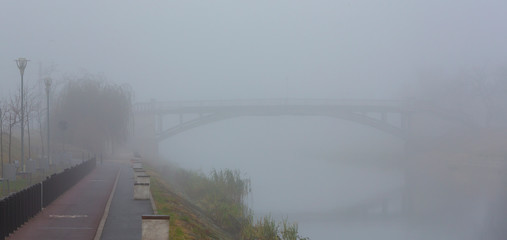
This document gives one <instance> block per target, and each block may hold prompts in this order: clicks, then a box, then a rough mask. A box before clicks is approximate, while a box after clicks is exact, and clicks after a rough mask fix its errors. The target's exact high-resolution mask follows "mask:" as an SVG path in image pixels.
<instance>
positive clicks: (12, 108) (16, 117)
mask: <svg viewBox="0 0 507 240" xmlns="http://www.w3.org/2000/svg"><path fill="white" fill-rule="evenodd" d="M20 101H21V98H20V95H14V96H11V97H10V99H9V108H8V112H9V124H8V127H9V163H12V128H13V127H14V126H16V124H17V123H18V122H20V121H21V119H20V114H21V113H20V112H21V110H20V108H19V105H20V104H19V103H20Z"/></svg>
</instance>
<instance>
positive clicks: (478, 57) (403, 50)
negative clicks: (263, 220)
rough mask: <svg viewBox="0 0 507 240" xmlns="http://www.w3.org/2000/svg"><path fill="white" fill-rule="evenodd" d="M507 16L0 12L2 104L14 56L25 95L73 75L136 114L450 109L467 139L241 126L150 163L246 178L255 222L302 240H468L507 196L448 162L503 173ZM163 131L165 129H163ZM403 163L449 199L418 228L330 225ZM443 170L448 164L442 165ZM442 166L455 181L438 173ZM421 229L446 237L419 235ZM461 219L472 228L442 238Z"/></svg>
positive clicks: (433, 4) (179, 144) (406, 10)
mask: <svg viewBox="0 0 507 240" xmlns="http://www.w3.org/2000/svg"><path fill="white" fill-rule="evenodd" d="M506 12H507V2H506V1H502V0H485V1H473V0H449V1H434V0H430V1H402V0H384V1H376V0H360V1H341V0H334V1H327V0H318V1H288V0H279V1H267V0H258V1H228V0H216V1H133V0H126V1H96V0H91V1H79V2H72V1H63V0H51V1H37V0H27V1H2V2H0V96H1V98H0V100H3V99H7V98H8V97H9V96H11V95H13V94H14V92H15V91H17V90H18V89H19V85H20V81H19V70H18V69H17V67H16V64H15V62H14V59H17V58H19V57H25V58H27V59H29V60H30V62H29V63H28V66H27V68H26V71H25V77H24V79H25V82H26V84H27V85H30V86H33V85H37V84H39V83H40V82H41V78H43V77H47V76H49V77H52V78H53V79H54V81H55V82H56V83H57V85H58V84H59V83H63V82H64V81H65V79H68V78H69V76H79V75H82V74H84V73H91V74H98V75H101V76H103V77H104V78H105V79H107V80H108V81H111V82H115V83H119V84H128V85H129V86H130V87H131V88H132V90H133V91H134V93H135V99H134V102H135V103H136V102H150V101H160V102H166V101H185V100H229V99H234V100H238V99H369V100H371V99H380V100H400V101H408V100H407V99H411V100H412V99H415V100H416V101H420V102H430V103H431V105H432V106H437V107H442V109H446V111H447V110H449V109H451V110H453V111H454V110H456V111H460V112H461V113H463V114H464V115H466V116H467V117H469V118H470V119H471V121H474V123H475V124H476V125H477V126H476V128H474V130H469V129H468V128H463V125H460V124H459V123H455V122H451V123H449V122H446V123H445V124H443V125H442V124H441V123H440V122H439V123H435V121H433V120H434V118H435V116H433V115H431V116H429V117H428V116H427V115H424V116H423V114H416V116H413V121H414V124H415V125H416V127H415V130H413V132H412V134H413V136H411V142H406V141H405V140H404V139H400V138H398V137H395V136H392V135H390V134H388V133H385V132H383V131H380V130H378V129H375V128H372V127H371V126H365V125H364V124H363V125H361V124H358V123H357V122H353V121H345V120H341V119H336V118H328V117H323V116H316V115H312V116H298V115H295V114H288V115H284V114H280V116H243V117H239V118H231V119H226V120H224V121H218V122H215V123H211V124H208V125H204V126H200V127H197V128H193V129H190V130H188V131H185V132H182V133H180V134H177V135H174V136H171V137H170V138H168V139H166V140H164V141H163V142H161V143H160V145H159V150H160V154H161V156H162V157H164V158H166V159H168V160H170V161H173V162H177V163H178V164H179V165H180V166H182V167H186V168H190V169H196V170H201V171H203V172H205V173H207V172H208V171H209V170H211V169H213V168H217V169H221V168H230V169H239V170H241V171H242V172H243V173H244V174H245V176H248V177H249V178H251V179H252V187H253V191H252V195H251V196H250V198H251V200H250V201H249V204H250V205H251V207H252V208H253V209H254V210H255V212H256V213H258V214H259V215H263V214H268V213H272V214H273V216H275V217H283V216H288V217H289V219H290V220H294V221H298V222H299V223H300V225H299V227H300V232H301V233H302V235H304V236H308V237H310V238H311V239H338V238H345V239H361V238H363V239H371V238H372V237H373V236H378V237H379V239H382V238H385V239H428V238H432V239H465V238H466V237H468V238H471V239H474V237H477V235H476V234H478V232H480V231H483V229H487V227H484V226H485V225H486V226H487V225H488V224H487V223H486V220H484V219H486V218H487V215H488V214H489V213H490V212H491V210H488V206H489V205H490V204H489V202H491V201H495V199H499V198H500V197H498V195H502V194H503V193H502V192H501V191H500V190H499V189H501V186H502V185H501V184H500V183H499V182H501V181H503V179H504V176H503V175H501V176H499V177H498V176H497V175H495V176H494V177H491V176H490V175H491V174H490V173H489V172H487V171H490V170H487V171H486V173H484V172H485V170H484V171H483V170H477V169H476V168H472V169H471V170H470V169H469V168H468V167H462V166H461V165H459V166H458V167H454V165H452V164H454V163H455V162H456V161H458V162H459V161H460V160H463V159H464V160H467V161H468V160H470V159H472V160H473V161H480V159H487V160H488V161H489V160H491V161H493V160H494V161H495V164H496V162H497V160H498V161H499V159H503V160H505V156H506V154H507V153H505V152H504V151H503V150H501V149H502V148H501V147H499V146H500V145H501V143H507V141H506V140H505V139H507V137H505V136H504V135H502V134H501V133H504V132H506V131H504V129H505V127H506V126H505V124H504V122H505V121H504V120H505V119H506V118H505V116H507V107H506V106H505V104H504V103H505V102H506V101H504V100H507V97H505V94H503V90H507V88H506V87H505V86H507V85H506V84H505V79H506V77H507V71H505V69H507V59H506V57H505V56H507V31H506V30H505V27H504V25H505V22H507V15H506V14H505V13H506ZM448 112H449V113H451V112H452V111H448ZM317 115H318V114H317ZM192 117H195V116H192ZM428 119H431V120H428ZM437 119H438V121H441V119H440V118H438V117H437ZM166 121H167V125H166V127H167V126H171V124H173V122H170V121H169V120H166ZM389 121H391V123H394V122H396V121H399V120H396V119H395V120H392V119H391V120H389ZM444 122H445V121H444ZM442 129H444V130H442ZM463 129H466V130H463ZM499 129H500V130H499ZM412 140H413V141H412ZM474 141H476V142H474ZM495 144H496V145H495ZM407 146H408V147H407ZM471 146H472V147H471ZM407 148H409V149H410V150H409V151H408V152H409V153H408V154H407ZM464 150H467V151H464ZM407 155H408V156H407ZM409 158H410V159H412V160H411V161H415V162H416V163H415V165H412V168H410V169H422V170H420V171H419V170H418V171H415V172H410V173H408V174H409V175H414V176H417V179H419V180H418V183H417V184H419V185H417V184H416V185H417V186H418V187H420V189H423V190H421V191H419V192H420V194H422V195H435V194H437V193H438V194H440V193H441V192H447V193H448V195H445V196H442V198H438V200H434V199H430V200H427V201H426V200H421V202H422V203H421V205H418V206H419V209H420V210H419V212H418V213H417V214H416V215H418V216H424V217H421V219H424V221H423V222H424V224H420V223H418V224H412V222H411V223H410V224H409V223H407V222H409V221H404V220H400V221H398V222H397V221H379V222H374V223H371V222H369V223H367V224H366V223H358V224H356V223H349V222H347V223H346V224H345V225H344V223H343V221H342V219H341V218H339V217H337V215H339V214H338V212H340V211H341V210H342V209H343V208H346V207H350V206H355V205H357V203H359V202H362V201H364V200H365V199H372V198H376V197H377V196H380V195H384V194H387V193H391V192H400V189H402V188H403V186H406V185H405V183H406V179H405V177H404V176H405V174H407V172H406V171H407V168H406V167H407V166H406V165H407V163H406V159H409ZM492 159H493V160H492ZM440 160H442V161H444V160H445V161H449V162H452V164H451V165H452V166H451V167H448V166H447V165H446V166H445V167H439V166H441V165H439V164H441V161H440ZM439 161H440V162H439ZM500 162H501V161H500ZM474 164H475V162H474ZM500 164H503V162H501V163H500ZM479 165H480V166H483V165H484V166H486V167H479V169H483V168H488V169H490V168H491V167H488V166H490V165H488V164H483V163H480V164H479ZM414 166H416V167H414ZM467 166H469V165H467ZM495 166H497V165H495ZM501 166H502V167H503V165H501ZM441 168H443V169H451V170H452V169H455V168H456V169H460V170H457V172H459V174H458V173H456V172H452V173H449V174H447V173H443V172H442V171H443V170H442V171H440V169H441ZM463 169H465V170H463ZM502 169H503V168H502ZM452 171H454V170H452ZM460 171H461V172H460ZM493 171H494V170H493ZM478 172H481V173H478ZM460 174H462V175H465V177H463V176H462V175H460ZM467 174H468V175H467ZM474 174H477V176H476V175H474ZM451 175H452V176H451ZM443 176H446V177H447V178H446V177H443ZM467 176H468V177H467ZM484 176H486V177H484ZM421 179H422V180H421ZM432 179H433V180H434V179H439V180H440V182H439V181H436V183H435V182H432V181H430V180H432ZM449 179H451V180H449ZM456 179H459V180H456ZM477 179H481V180H477ZM484 179H486V180H484ZM455 180H456V182H458V183H459V184H456V185H457V186H455V185H453V184H454V181H455ZM435 185H438V186H439V187H435ZM443 185H445V186H446V187H448V188H447V189H446V188H444V187H440V186H443ZM472 185H473V187H469V186H472ZM485 188H487V189H489V190H488V191H486V192H485V191H482V190H480V189H485ZM454 190H455V192H454ZM460 194H464V195H460ZM468 194H470V195H479V196H482V197H477V198H473V199H472V198H469V195H468ZM394 195H396V194H393V196H394ZM393 198H394V199H395V200H393V201H394V202H397V201H401V200H400V199H401V197H393ZM423 199H426V198H423ZM442 199H443V200H442ZM467 199H470V200H467ZM424 204H428V205H429V206H426V205H424ZM393 205H395V207H394V208H401V207H400V206H399V205H400V204H396V203H395V204H393ZM455 205H459V206H461V207H458V208H456V209H452V210H449V211H445V214H444V215H446V217H444V216H441V215H438V214H434V212H438V211H439V210H438V209H439V208H449V206H455ZM421 209H422V210H421ZM464 209H467V210H464ZM470 209H472V210H470ZM477 212H480V213H477ZM333 213H336V214H333ZM425 213H428V214H425ZM476 213H477V214H476ZM447 215H450V216H452V217H449V216H447ZM432 218H435V219H440V220H441V221H442V224H436V225H439V227H435V226H428V224H426V223H427V222H428V219H432ZM459 218H464V219H469V220H470V221H463V222H462V223H459V224H458V223H457V224H455V225H456V226H454V225H453V226H452V227H451V226H447V225H446V224H447V223H448V222H452V221H454V220H455V219H459ZM417 219H419V218H417ZM419 220H420V219H419ZM430 222H431V221H430ZM478 222H479V223H478ZM439 223H440V222H439ZM443 223H446V224H443ZM347 224H352V225H347ZM406 225H410V226H408V227H407V226H406ZM429 225H431V224H429ZM344 226H345V227H344ZM414 226H415V227H414ZM470 226H474V227H473V228H472V227H470ZM465 230H470V231H465ZM475 239H477V238H475Z"/></svg>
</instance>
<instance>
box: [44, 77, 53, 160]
mask: <svg viewBox="0 0 507 240" xmlns="http://www.w3.org/2000/svg"><path fill="white" fill-rule="evenodd" d="M51 82H52V81H51V78H44V83H45V84H46V98H47V107H48V108H47V112H48V119H47V121H48V134H47V137H48V161H49V166H51V164H52V162H51V152H50V144H49V91H50V90H51Z"/></svg>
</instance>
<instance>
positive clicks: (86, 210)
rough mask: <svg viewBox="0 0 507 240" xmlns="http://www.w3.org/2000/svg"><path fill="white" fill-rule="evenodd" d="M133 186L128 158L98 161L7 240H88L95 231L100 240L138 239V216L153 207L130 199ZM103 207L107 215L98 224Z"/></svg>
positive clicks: (139, 230) (139, 225)
mask: <svg viewBox="0 0 507 240" xmlns="http://www.w3.org/2000/svg"><path fill="white" fill-rule="evenodd" d="M117 177H118V182H117V183H116V187H114V186H115V180H116V178H117ZM133 186H134V171H133V170H132V166H131V164H130V162H129V159H128V157H126V156H125V157H122V158H121V160H104V164H103V165H101V164H100V161H98V162H97V168H96V169H95V170H93V171H92V172H91V173H90V174H89V175H88V176H86V177H85V178H83V179H82V180H81V181H80V182H79V183H77V184H76V185H75V186H74V187H72V188H71V189H70V190H69V191H67V192H65V193H64V194H63V195H62V196H60V197H59V198H58V199H56V200H55V201H54V202H53V203H52V204H51V205H50V206H48V207H47V208H46V209H44V210H43V211H42V212H41V213H39V214H38V215H37V216H35V217H34V218H33V219H31V220H30V221H28V222H27V223H25V225H23V226H22V227H21V228H19V229H18V230H17V231H16V232H14V233H13V234H11V236H10V237H9V238H7V239H8V240H16V239H23V240H24V239H42V240H44V239H48V240H67V239H73V240H90V239H94V237H96V233H98V234H101V238H100V239H103V240H113V239H121V240H129V239H136V240H139V239H141V216H142V215H147V214H153V209H152V206H151V202H150V200H134V188H133ZM113 190H114V195H111V194H112V193H113ZM110 196H112V201H111V204H110V206H109V208H108V209H106V205H107V202H108V200H109V198H110ZM104 210H106V213H108V215H107V219H106V221H105V224H103V225H102V226H101V225H100V222H101V219H102V218H103V216H104V212H105V211H104ZM99 228H100V229H99ZM97 229H99V230H98V231H97Z"/></svg>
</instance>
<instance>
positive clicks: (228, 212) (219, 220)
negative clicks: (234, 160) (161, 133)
mask: <svg viewBox="0 0 507 240" xmlns="http://www.w3.org/2000/svg"><path fill="white" fill-rule="evenodd" d="M163 171H166V176H168V177H169V178H170V181H171V182H172V183H173V184H176V185H177V186H179V188H180V191H182V192H184V194H185V195H187V197H188V198H189V199H191V200H192V201H193V202H195V203H196V205H197V206H199V207H200V208H201V209H203V210H204V211H205V212H206V214H207V215H208V216H209V217H210V218H211V219H213V220H214V221H215V223H216V224H218V225H219V226H220V227H221V228H222V229H224V230H226V231H227V232H229V233H231V234H233V235H234V236H235V237H236V238H237V239H243V240H254V239H264V240H307V239H308V238H304V237H301V236H299V235H298V225H297V224H296V223H289V222H288V220H287V219H283V220H282V221H281V222H277V221H275V220H274V219H273V218H272V217H271V216H265V217H262V218H260V219H259V220H254V216H253V212H252V210H251V209H250V208H249V207H248V205H247V202H246V200H247V197H248V195H249V194H250V192H251V185H250V179H248V178H244V177H242V174H241V172H240V171H239V170H230V169H224V170H212V171H211V172H210V173H209V175H206V174H204V173H202V172H196V171H190V170H185V169H181V168H178V167H175V166H171V167H170V168H165V169H164V170H163Z"/></svg>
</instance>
